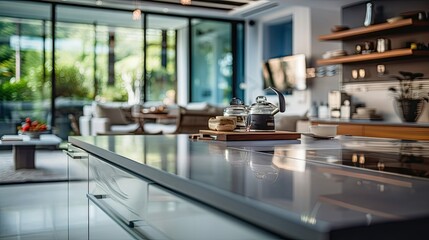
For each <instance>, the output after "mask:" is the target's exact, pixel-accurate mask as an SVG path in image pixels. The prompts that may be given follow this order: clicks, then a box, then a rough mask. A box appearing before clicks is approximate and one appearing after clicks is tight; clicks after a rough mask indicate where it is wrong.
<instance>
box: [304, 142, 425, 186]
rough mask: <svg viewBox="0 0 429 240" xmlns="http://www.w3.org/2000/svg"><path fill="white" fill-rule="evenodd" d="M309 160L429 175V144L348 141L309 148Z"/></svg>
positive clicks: (307, 154)
mask: <svg viewBox="0 0 429 240" xmlns="http://www.w3.org/2000/svg"><path fill="white" fill-rule="evenodd" d="M306 159H308V160H314V161H321V162H328V163H333V164H341V165H346V166H352V167H356V168H364V169H371V170H376V171H383V172H390V173H395V174H401V175H408V176H414V177H423V178H429V146H428V144H427V143H426V144H423V143H420V142H400V141H392V142H372V143H371V142H370V143H362V142H345V143H343V144H342V148H341V149H338V150H332V149H328V150H325V149H315V150H307V151H306Z"/></svg>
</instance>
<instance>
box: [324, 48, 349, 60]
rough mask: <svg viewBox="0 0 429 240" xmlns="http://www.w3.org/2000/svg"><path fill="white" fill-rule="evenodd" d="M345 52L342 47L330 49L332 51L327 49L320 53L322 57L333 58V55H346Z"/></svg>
mask: <svg viewBox="0 0 429 240" xmlns="http://www.w3.org/2000/svg"><path fill="white" fill-rule="evenodd" d="M346 55H347V52H346V51H344V50H343V49H337V50H332V51H327V52H325V53H324V54H323V55H322V58H323V59H328V58H333V57H341V56H346Z"/></svg>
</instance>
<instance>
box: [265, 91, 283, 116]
mask: <svg viewBox="0 0 429 240" xmlns="http://www.w3.org/2000/svg"><path fill="white" fill-rule="evenodd" d="M268 88H269V89H271V90H273V91H274V92H275V93H276V94H277V96H278V97H279V107H278V108H276V109H275V110H274V111H273V112H272V115H274V114H276V113H278V112H284V111H285V109H286V101H285V97H284V96H283V94H282V93H281V92H280V91H279V90H277V89H275V88H273V87H268Z"/></svg>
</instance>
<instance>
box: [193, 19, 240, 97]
mask: <svg viewBox="0 0 429 240" xmlns="http://www.w3.org/2000/svg"><path fill="white" fill-rule="evenodd" d="M191 37H192V46H191V49H192V58H191V59H192V61H191V62H192V74H191V76H192V77H191V101H192V102H202V101H204V102H209V103H212V104H228V103H229V101H230V99H231V97H232V61H233V58H232V39H231V23H229V22H219V21H213V20H204V19H193V20H192V35H191Z"/></svg>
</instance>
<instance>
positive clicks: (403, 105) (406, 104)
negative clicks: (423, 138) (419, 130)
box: [396, 99, 425, 122]
mask: <svg viewBox="0 0 429 240" xmlns="http://www.w3.org/2000/svg"><path fill="white" fill-rule="evenodd" d="M424 105H425V100H424V99H396V113H397V114H398V115H399V117H400V118H401V119H402V121H404V122H417V119H419V117H420V115H421V114H422V112H423V107H424Z"/></svg>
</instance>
